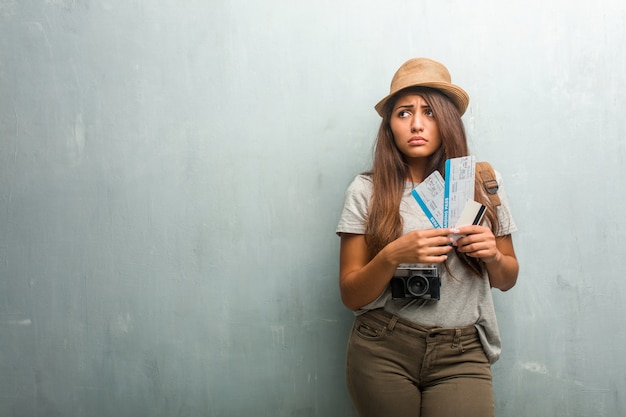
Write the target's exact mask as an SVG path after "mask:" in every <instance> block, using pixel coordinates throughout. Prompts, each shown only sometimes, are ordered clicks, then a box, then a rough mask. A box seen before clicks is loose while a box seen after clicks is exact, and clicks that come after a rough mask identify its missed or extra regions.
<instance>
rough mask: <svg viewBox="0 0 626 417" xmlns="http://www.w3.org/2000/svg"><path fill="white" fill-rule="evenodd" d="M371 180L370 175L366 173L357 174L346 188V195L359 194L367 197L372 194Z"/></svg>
mask: <svg viewBox="0 0 626 417" xmlns="http://www.w3.org/2000/svg"><path fill="white" fill-rule="evenodd" d="M372 188H373V182H372V177H371V175H368V174H359V175H357V176H356V177H354V179H353V180H352V182H351V183H350V185H349V186H348V189H347V190H346V197H347V196H350V195H352V196H354V195H361V196H364V197H367V198H368V199H369V197H370V196H371V194H372Z"/></svg>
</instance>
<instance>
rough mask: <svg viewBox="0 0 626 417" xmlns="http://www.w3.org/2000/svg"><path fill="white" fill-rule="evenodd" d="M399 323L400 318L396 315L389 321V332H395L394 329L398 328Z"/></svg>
mask: <svg viewBox="0 0 626 417" xmlns="http://www.w3.org/2000/svg"><path fill="white" fill-rule="evenodd" d="M397 322H398V316H396V315H395V314H394V315H392V316H391V320H389V324H387V330H389V331H390V332H393V329H394V328H395V327H396V323H397Z"/></svg>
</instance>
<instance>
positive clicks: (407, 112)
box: [398, 110, 411, 119]
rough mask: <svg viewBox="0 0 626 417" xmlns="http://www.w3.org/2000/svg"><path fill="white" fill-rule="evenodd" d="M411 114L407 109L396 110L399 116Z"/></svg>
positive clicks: (403, 116)
mask: <svg viewBox="0 0 626 417" xmlns="http://www.w3.org/2000/svg"><path fill="white" fill-rule="evenodd" d="M410 115H411V113H410V112H409V111H408V110H400V111H399V112H398V117H400V118H402V119H403V118H405V117H409V116H410Z"/></svg>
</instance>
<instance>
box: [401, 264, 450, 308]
mask: <svg viewBox="0 0 626 417" xmlns="http://www.w3.org/2000/svg"><path fill="white" fill-rule="evenodd" d="M390 285H391V296H392V298H393V299H401V298H425V299H430V300H439V298H440V296H439V289H440V288H441V278H440V277H439V269H438V268H437V266H436V265H428V264H400V265H399V266H398V268H397V269H396V272H395V273H394V274H393V278H391V281H390Z"/></svg>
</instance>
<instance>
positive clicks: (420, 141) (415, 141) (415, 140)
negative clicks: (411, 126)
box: [409, 136, 428, 146]
mask: <svg viewBox="0 0 626 417" xmlns="http://www.w3.org/2000/svg"><path fill="white" fill-rule="evenodd" d="M426 142H428V141H427V140H426V139H424V138H423V137H421V136H414V137H412V138H411V139H409V145H411V146H421V145H426Z"/></svg>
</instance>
